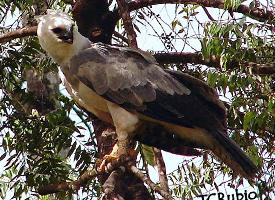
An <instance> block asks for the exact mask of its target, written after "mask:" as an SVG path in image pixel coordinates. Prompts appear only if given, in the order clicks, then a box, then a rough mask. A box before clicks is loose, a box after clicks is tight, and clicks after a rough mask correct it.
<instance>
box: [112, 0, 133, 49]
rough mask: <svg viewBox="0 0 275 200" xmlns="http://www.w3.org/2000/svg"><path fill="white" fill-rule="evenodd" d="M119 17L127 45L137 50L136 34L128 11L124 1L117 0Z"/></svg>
mask: <svg viewBox="0 0 275 200" xmlns="http://www.w3.org/2000/svg"><path fill="white" fill-rule="evenodd" d="M117 4H118V7H119V12H120V16H121V18H122V20H123V23H124V27H125V30H126V33H127V37H128V43H129V45H130V47H133V48H137V40H136V37H137V35H136V32H135V30H134V27H133V22H132V19H131V16H130V12H129V11H128V5H127V3H126V2H125V0H117Z"/></svg>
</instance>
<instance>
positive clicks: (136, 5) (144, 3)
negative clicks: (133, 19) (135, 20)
mask: <svg viewBox="0 0 275 200" xmlns="http://www.w3.org/2000/svg"><path fill="white" fill-rule="evenodd" d="M167 3H171V4H175V3H182V4H196V5H200V6H204V7H212V8H220V9H225V8H224V1H222V0H207V1H206V0H139V1H131V2H130V3H129V4H128V5H129V11H133V10H137V9H140V8H143V7H148V6H152V5H157V4H167ZM229 11H234V12H238V13H242V14H244V15H246V16H249V17H251V18H253V19H256V20H258V21H261V22H267V23H270V24H272V23H273V24H274V18H275V12H274V11H271V10H266V9H263V8H257V7H255V8H249V7H248V6H246V5H240V6H239V7H238V8H237V9H235V10H232V9H229Z"/></svg>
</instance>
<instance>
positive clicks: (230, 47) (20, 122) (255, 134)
mask: <svg viewBox="0 0 275 200" xmlns="http://www.w3.org/2000/svg"><path fill="white" fill-rule="evenodd" d="M41 2H42V1H38V0H26V1H8V0H4V1H0V16H1V17H0V25H1V28H0V32H1V33H2V32H6V31H7V30H8V29H10V28H16V27H18V26H21V25H22V23H23V22H24V20H25V18H26V15H28V14H29V15H30V16H33V15H34V13H33V11H32V9H33V8H34V7H32V6H33V5H36V4H39V3H41ZM48 2H49V3H48V5H46V7H52V8H62V9H64V10H69V9H68V7H69V6H68V4H67V3H66V2H64V1H48ZM241 3H242V1H238V0H226V1H224V7H223V8H224V9H225V10H228V9H230V10H231V11H230V12H232V11H234V10H236V9H237V8H238V7H239V5H240V4H241ZM41 4H42V3H41ZM43 6H45V5H43ZM43 6H42V7H43ZM38 7H39V6H38ZM65 7H66V8H65ZM269 7H271V8H273V12H274V5H272V3H269ZM160 8H164V9H166V10H167V12H169V13H170V14H171V15H172V17H170V18H169V17H164V15H163V13H164V12H162V14H160V12H159V9H160ZM209 9H211V8H209ZM211 11H213V12H212V13H214V14H212V15H213V16H212V18H213V17H215V20H214V21H213V20H212V19H209V15H210V16H211V14H209V13H206V12H208V11H207V10H205V8H204V9H203V8H202V7H201V6H199V5H191V4H190V5H183V4H175V5H170V6H169V5H162V6H159V7H157V9H155V8H154V7H148V8H142V9H140V10H138V11H134V12H133V13H132V14H133V15H132V16H133V23H134V28H135V30H136V32H137V33H138V38H142V37H143V36H144V35H145V34H147V32H146V31H148V33H149V34H147V35H146V36H145V37H148V38H149V39H148V40H147V41H149V40H152V43H154V42H156V44H157V45H154V46H156V48H155V49H145V50H152V51H164V52H182V51H187V52H188V51H191V52H200V54H201V55H202V57H203V59H204V60H206V61H207V60H211V59H213V57H214V58H218V59H220V65H219V66H218V67H215V66H212V65H210V66H206V65H192V64H188V65H181V64H169V65H166V66H165V67H169V68H173V69H177V70H184V71H186V72H188V73H190V74H192V75H194V76H196V77H198V78H200V79H203V80H205V81H207V82H208V84H209V85H210V86H212V87H215V88H216V89H217V91H218V92H219V94H220V96H221V98H222V100H223V101H224V102H225V104H226V106H227V108H228V129H229V134H230V137H231V138H232V139H234V140H235V141H236V142H237V143H238V144H239V145H240V146H241V147H242V148H243V149H244V151H245V152H246V153H247V155H248V156H249V157H250V158H251V159H252V160H253V161H254V162H255V163H256V164H257V165H258V166H261V167H262V173H261V174H260V177H259V179H258V181H257V182H256V183H250V184H251V185H253V186H254V187H255V188H257V189H258V190H259V191H260V193H263V194H266V198H267V197H268V196H269V195H271V194H272V187H274V170H273V171H272V169H274V137H275V134H274V133H275V75H274V74H265V75H263V74H259V73H257V70H255V69H256V67H259V66H260V67H261V66H269V67H270V66H271V67H272V66H273V67H274V66H275V47H274V44H275V41H274V38H275V37H274V27H273V26H274V25H272V24H270V23H267V22H258V21H255V20H252V19H250V18H249V17H247V16H243V15H241V16H240V15H239V14H238V16H237V17H235V16H234V15H233V16H232V13H227V12H225V11H224V10H223V9H215V10H214V9H211ZM41 12H42V11H41ZM210 13H211V12H210ZM7 14H12V16H9V17H7ZM11 18H12V19H14V23H12V25H10V23H7V21H9V19H11ZM24 23H25V22H24ZM117 28H118V31H119V32H120V33H121V34H122V35H124V34H125V32H124V31H125V30H124V29H123V27H122V26H118V27H117ZM145 30H146V31H145ZM121 43H122V42H121ZM161 45H162V46H161ZM146 48H147V47H146ZM0 49H1V54H0V98H1V102H0V130H1V131H0V145H1V147H0V160H1V164H0V165H3V168H4V171H0V174H1V176H0V198H3V199H4V198H5V195H6V194H9V193H12V194H13V197H18V198H20V197H22V198H31V197H34V196H39V195H38V194H37V189H38V188H39V186H41V185H46V184H49V183H58V182H60V181H68V180H75V179H76V178H77V177H78V176H79V175H80V174H82V172H83V171H85V170H86V169H87V168H88V167H90V166H93V165H94V163H95V161H96V158H95V157H96V153H97V143H96V140H95V135H94V133H93V129H92V126H91V123H90V122H89V121H90V118H89V117H88V116H87V114H85V112H83V111H82V110H80V109H79V108H78V107H77V106H76V105H75V104H74V102H73V101H72V100H71V99H69V98H68V95H66V94H65V92H64V89H63V88H62V87H60V88H56V87H57V84H58V83H59V82H58V83H57V84H56V83H54V84H53V87H49V88H46V89H43V88H42V89H41V94H43V95H40V96H39V95H38V94H37V91H36V90H30V81H29V80H28V78H27V72H29V70H34V71H35V73H36V75H37V77H38V82H39V81H40V82H41V83H43V84H45V85H48V86H50V85H51V84H52V83H51V79H49V76H48V75H49V73H51V72H54V73H57V66H56V65H55V64H54V63H53V62H52V61H51V60H50V59H49V58H48V57H47V56H46V55H45V53H44V52H43V51H42V50H41V48H40V46H39V43H38V41H37V39H36V38H35V37H27V38H23V39H15V40H12V41H9V42H7V43H4V44H1V46H0ZM251 63H252V64H251ZM40 82H39V83H40ZM141 152H142V154H144V155H143V156H141V158H140V159H142V161H143V162H141V163H143V166H141V167H142V168H143V169H147V167H148V165H149V164H151V165H154V161H153V155H152V151H151V149H150V147H147V146H146V148H144V149H143V150H142V151H141ZM208 154H209V152H204V154H203V158H201V157H200V158H199V159H194V158H191V159H188V160H187V161H186V162H183V163H181V164H180V165H179V166H178V168H177V169H176V170H175V171H173V172H172V173H170V174H169V175H168V177H169V185H170V186H171V187H170V190H171V193H172V194H173V195H174V197H175V198H179V199H184V198H192V197H194V196H197V195H199V194H201V193H203V192H206V191H211V190H213V189H215V188H218V186H220V185H225V184H226V183H230V186H231V187H233V188H237V187H238V186H239V185H241V183H242V182H243V180H242V178H240V177H234V176H233V175H232V174H231V171H230V170H229V168H228V167H226V166H225V165H223V164H220V163H219V162H217V161H216V160H215V159H214V158H213V157H211V156H208ZM146 158H147V162H146ZM1 168H2V167H0V169H1ZM217 177H225V178H224V179H223V181H222V182H221V183H217ZM209 187H210V189H209ZM206 188H207V189H206ZM100 189H101V186H100V185H99V183H98V181H97V180H92V181H91V183H90V184H89V187H87V188H84V189H82V190H81V191H79V193H78V194H75V195H74V197H75V198H80V197H86V198H87V199H90V198H91V197H98V198H99V197H100V196H101V191H100ZM273 192H274V191H273ZM58 195H59V197H58V196H56V197H57V198H60V199H62V198H63V199H64V198H67V199H69V198H72V197H73V195H72V194H71V193H61V194H58ZM66 195H67V196H66ZM39 198H40V199H49V198H50V197H41V196H40V197H39Z"/></svg>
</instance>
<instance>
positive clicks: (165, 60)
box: [154, 52, 275, 75]
mask: <svg viewBox="0 0 275 200" xmlns="http://www.w3.org/2000/svg"><path fill="white" fill-rule="evenodd" d="M154 57H155V58H156V60H157V61H158V62H159V63H160V64H171V63H174V64H187V63H192V64H202V65H206V66H209V67H214V68H216V69H219V70H221V65H220V58H219V57H217V56H211V57H210V58H208V59H204V58H203V56H202V54H201V53H199V52H197V53H190V52H169V53H155V54H154ZM236 68H251V70H252V72H253V73H254V74H260V75H271V74H275V65H274V64H257V63H253V62H246V61H243V62H237V61H231V62H229V63H228V64H227V69H229V70H230V69H231V70H232V69H236Z"/></svg>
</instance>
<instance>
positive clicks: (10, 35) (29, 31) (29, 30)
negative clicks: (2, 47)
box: [0, 26, 37, 43]
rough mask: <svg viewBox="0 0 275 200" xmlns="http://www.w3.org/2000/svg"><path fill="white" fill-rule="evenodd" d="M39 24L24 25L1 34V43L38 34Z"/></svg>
mask: <svg viewBox="0 0 275 200" xmlns="http://www.w3.org/2000/svg"><path fill="white" fill-rule="evenodd" d="M36 30H37V26H30V27H24V28H20V29H16V30H14V31H10V32H7V33H4V34H2V35H0V43H4V42H8V41H10V40H14V39H16V38H22V37H26V36H34V35H36Z"/></svg>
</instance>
